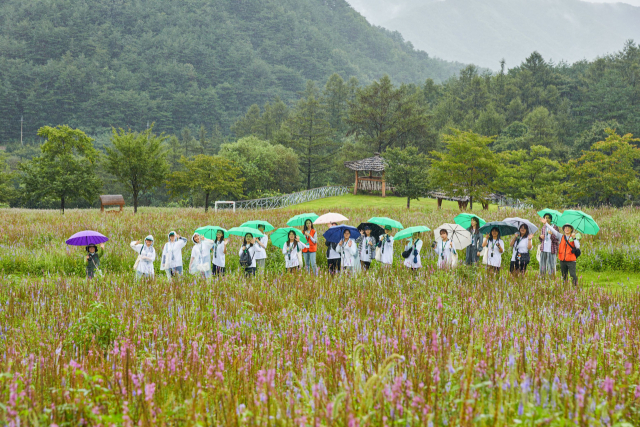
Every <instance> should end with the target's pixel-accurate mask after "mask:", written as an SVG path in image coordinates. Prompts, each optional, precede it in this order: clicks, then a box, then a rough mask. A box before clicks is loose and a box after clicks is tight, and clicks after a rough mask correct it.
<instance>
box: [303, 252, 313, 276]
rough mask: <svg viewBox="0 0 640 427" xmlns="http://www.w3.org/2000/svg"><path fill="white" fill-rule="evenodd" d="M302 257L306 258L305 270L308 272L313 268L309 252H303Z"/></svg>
mask: <svg viewBox="0 0 640 427" xmlns="http://www.w3.org/2000/svg"><path fill="white" fill-rule="evenodd" d="M302 259H303V260H304V270H305V271H307V272H308V271H309V269H310V268H311V266H310V265H309V261H310V259H309V252H302Z"/></svg>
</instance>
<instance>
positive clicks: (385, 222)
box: [367, 216, 404, 230]
mask: <svg viewBox="0 0 640 427" xmlns="http://www.w3.org/2000/svg"><path fill="white" fill-rule="evenodd" d="M367 222H370V223H371V224H377V225H379V226H381V227H383V228H384V227H387V226H389V227H391V228H397V229H399V230H402V229H403V228H404V227H403V226H402V224H400V223H399V222H398V221H396V220H395V219H391V218H387V217H386V216H374V217H373V218H371V219H369V221H367Z"/></svg>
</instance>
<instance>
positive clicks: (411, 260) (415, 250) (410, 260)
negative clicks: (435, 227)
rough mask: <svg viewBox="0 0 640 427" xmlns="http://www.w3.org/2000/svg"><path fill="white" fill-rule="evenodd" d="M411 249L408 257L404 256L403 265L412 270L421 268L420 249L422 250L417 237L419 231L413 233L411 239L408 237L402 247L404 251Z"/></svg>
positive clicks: (420, 241)
mask: <svg viewBox="0 0 640 427" xmlns="http://www.w3.org/2000/svg"><path fill="white" fill-rule="evenodd" d="M409 249H411V253H410V254H409V257H407V258H405V260H404V266H405V267H407V268H410V269H412V270H417V269H419V268H422V260H421V259H420V251H421V250H422V240H420V239H419V233H414V234H413V237H412V238H411V239H408V241H407V244H406V245H405V247H404V250H405V251H408V250H409Z"/></svg>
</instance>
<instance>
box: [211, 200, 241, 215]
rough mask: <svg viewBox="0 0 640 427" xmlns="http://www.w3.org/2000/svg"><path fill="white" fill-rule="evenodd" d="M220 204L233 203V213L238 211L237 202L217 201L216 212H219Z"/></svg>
mask: <svg viewBox="0 0 640 427" xmlns="http://www.w3.org/2000/svg"><path fill="white" fill-rule="evenodd" d="M218 205H231V206H232V207H233V213H236V202H226V201H222V200H221V201H219V202H216V204H215V206H216V208H215V209H216V212H218Z"/></svg>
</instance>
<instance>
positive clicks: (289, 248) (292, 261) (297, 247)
mask: <svg viewBox="0 0 640 427" xmlns="http://www.w3.org/2000/svg"><path fill="white" fill-rule="evenodd" d="M308 247H309V246H307V245H305V244H304V243H302V242H301V241H300V238H299V237H298V236H297V235H296V233H295V232H294V231H289V235H288V240H287V243H285V244H284V245H283V246H282V254H283V255H284V262H285V267H286V269H287V271H288V272H290V273H291V272H293V271H296V270H298V269H299V268H300V262H299V261H298V252H302V250H303V249H305V248H308Z"/></svg>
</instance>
